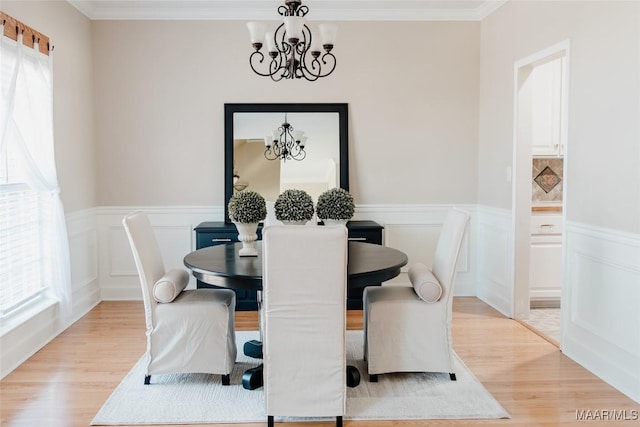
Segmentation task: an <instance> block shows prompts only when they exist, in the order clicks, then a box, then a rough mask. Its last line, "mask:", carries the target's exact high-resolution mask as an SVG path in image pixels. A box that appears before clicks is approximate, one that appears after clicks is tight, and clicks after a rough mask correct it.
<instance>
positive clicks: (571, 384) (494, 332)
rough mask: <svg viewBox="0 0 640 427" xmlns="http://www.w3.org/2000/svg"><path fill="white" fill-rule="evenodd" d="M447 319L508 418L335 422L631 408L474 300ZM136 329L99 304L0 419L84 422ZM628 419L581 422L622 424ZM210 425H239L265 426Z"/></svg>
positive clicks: (241, 324) (138, 323)
mask: <svg viewBox="0 0 640 427" xmlns="http://www.w3.org/2000/svg"><path fill="white" fill-rule="evenodd" d="M453 319H454V321H453V335H454V348H455V350H456V352H457V353H458V355H460V357H461V358H462V360H464V362H465V363H466V364H467V366H468V367H469V368H470V369H471V371H473V373H474V374H475V375H476V377H477V378H478V379H479V380H480V381H481V382H482V384H484V386H485V387H486V388H487V389H488V390H489V391H490V392H491V394H493V396H494V397H495V398H496V399H497V400H498V401H499V402H500V403H501V404H502V406H503V407H504V408H505V409H506V410H507V411H508V412H509V413H510V414H511V417H512V418H511V419H505V420H461V421H455V420H430V421H419V420H414V421H376V422H373V421H359V422H356V421H345V425H346V426H352V427H364V426H376V427H391V426H407V427H408V426H426V425H447V426H468V425H483V426H569V425H581V424H584V423H585V422H584V421H578V420H576V410H592V411H595V410H603V409H606V410H626V411H627V413H631V411H634V410H635V411H637V410H638V409H639V406H640V405H638V404H636V403H635V402H633V401H632V400H631V399H629V398H627V397H625V396H624V395H623V394H621V393H620V392H618V391H616V390H615V389H614V388H612V387H611V386H609V385H607V384H606V383H604V382H603V381H601V380H599V379H598V378H597V377H595V376H594V375H593V374H591V373H589V372H588V371H586V370H585V369H584V368H582V367H581V366H580V365H578V364H577V363H575V362H573V361H571V360H570V359H568V358H567V357H565V356H564V355H563V354H562V353H561V352H560V351H559V350H558V348H556V347H555V346H553V345H552V344H550V343H548V342H547V341H545V340H544V339H542V338H540V337H539V336H537V335H536V334H534V333H533V332H531V331H530V330H528V329H527V328H526V327H524V326H523V325H521V324H520V323H518V322H516V321H513V320H511V319H507V318H505V317H503V316H502V315H501V314H500V313H498V312H497V311H495V310H493V309H492V308H490V307H489V306H487V305H486V304H484V303H483V302H481V301H480V300H478V299H476V298H472V297H462V298H455V302H454V315H453ZM348 325H349V329H361V328H362V312H361V311H350V312H349V315H348ZM236 327H237V329H238V330H254V329H257V317H256V314H255V312H238V314H237V323H236ZM144 329H145V328H144V317H143V308H142V303H141V302H103V303H101V304H99V305H98V306H97V307H96V308H94V309H93V310H92V311H91V312H90V313H89V314H87V315H86V316H84V317H83V318H82V319H80V320H79V321H78V322H76V323H75V324H74V325H73V326H72V327H71V328H69V329H68V330H66V331H65V332H64V333H63V334H61V335H60V336H58V337H57V338H56V339H55V340H53V341H52V342H51V343H50V344H48V345H47V346H46V347H45V348H43V349H42V350H40V351H39V352H38V353H37V354H35V355H34V356H33V357H31V358H30V359H29V360H28V361H27V362H25V363H24V364H23V365H22V366H20V367H19V368H18V369H17V370H15V371H14V372H12V373H11V374H9V375H8V376H7V377H6V378H4V379H3V380H2V381H1V382H0V405H1V409H0V411H1V418H0V425H2V426H6V427H9V426H11V427H18V426H19V427H35V426H43V427H58V426H60V427H75V426H88V425H89V423H90V422H91V420H92V419H93V417H94V416H95V414H96V413H97V411H98V410H99V409H100V407H101V406H102V404H103V403H104V401H105V400H106V399H107V398H108V397H109V395H110V394H111V392H112V391H113V389H114V388H115V387H116V386H117V385H118V384H119V383H120V381H121V380H122V378H124V376H125V374H126V373H127V372H128V371H129V370H130V369H131V367H132V366H133V365H134V363H135V362H136V361H137V360H138V359H139V358H140V356H141V355H142V353H143V352H144V350H145V338H144ZM637 422H638V421H606V422H603V421H594V422H588V423H587V424H589V425H606V426H613V425H625V426H629V427H630V426H631V425H637V424H636V423H637ZM214 425H215V426H218V427H223V426H228V427H231V426H235V427H246V426H261V425H266V422H265V423H264V424H225V425H222V424H214ZM282 425H286V426H287V427H311V426H314V425H324V426H329V425H334V424H332V423H295V424H294V423H287V424H282ZM199 426H202V424H200V425H199ZM193 427H197V426H193Z"/></svg>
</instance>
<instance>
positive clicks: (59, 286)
mask: <svg viewBox="0 0 640 427" xmlns="http://www.w3.org/2000/svg"><path fill="white" fill-rule="evenodd" d="M0 15H1V16H0V22H6V25H4V26H3V28H2V37H1V39H2V40H1V42H2V43H1V45H0V49H1V50H0V55H1V57H2V61H0V66H1V68H0V90H1V95H2V100H1V102H2V104H1V105H0V137H1V138H2V139H1V140H0V318H3V319H4V318H8V317H10V316H12V315H13V314H17V313H23V310H21V308H23V307H25V306H27V305H28V304H29V303H30V302H32V301H36V300H37V299H38V298H41V297H44V296H46V297H50V298H53V299H55V300H56V301H58V302H59V303H60V304H61V305H60V308H61V311H60V313H61V314H62V315H63V317H66V316H68V314H69V311H70V304H69V302H70V296H71V292H70V288H71V283H70V282H71V280H70V276H71V274H70V266H69V249H68V237H67V231H66V223H65V218H64V210H63V208H62V203H61V201H60V197H59V188H58V181H57V177H56V169H55V161H54V152H53V108H52V85H51V77H52V73H51V69H52V67H51V57H50V56H49V55H47V54H46V53H48V52H47V49H44V52H43V51H42V49H41V46H40V43H38V40H42V39H45V42H44V44H45V46H47V45H48V43H47V42H48V39H47V38H46V37H45V36H43V35H42V34H40V33H38V32H36V31H34V30H32V29H30V28H29V27H26V26H25V25H24V24H22V23H20V22H18V21H16V20H14V19H13V18H11V17H9V16H8V15H6V14H4V13H2V12H0ZM23 41H26V42H29V41H30V42H31V44H32V46H26V45H25V43H23Z"/></svg>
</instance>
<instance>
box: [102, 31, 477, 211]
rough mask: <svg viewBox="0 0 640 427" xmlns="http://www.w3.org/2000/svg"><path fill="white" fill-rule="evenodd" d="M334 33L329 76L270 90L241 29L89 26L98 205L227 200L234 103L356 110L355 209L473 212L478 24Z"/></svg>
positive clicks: (352, 126)
mask: <svg viewBox="0 0 640 427" xmlns="http://www.w3.org/2000/svg"><path fill="white" fill-rule="evenodd" d="M339 26H340V34H339V40H338V44H337V47H336V49H335V54H336V56H337V60H338V66H337V69H336V71H335V72H334V74H333V75H332V76H330V77H327V78H326V79H324V80H320V81H317V82H314V83H309V82H306V81H282V82H279V83H275V82H272V81H271V80H270V79H266V78H261V77H259V76H257V75H255V74H253V72H252V71H251V70H250V68H249V64H248V56H249V54H250V52H251V47H250V44H249V42H248V35H247V34H248V33H247V30H246V27H245V24H244V22H240V21H233V22H220V21H206V22H205V21H201V22H199V21H188V22H185V21H182V22H181V21H161V22H160V21H138V22H134V21H94V22H93V48H94V50H95V51H96V52H100V54H99V55H96V56H95V58H94V61H95V63H94V65H95V89H96V92H95V95H96V104H95V105H96V117H97V120H96V135H97V140H98V158H99V162H98V175H97V176H98V186H99V191H98V194H99V201H98V203H99V205H106V206H117V205H218V206H220V205H222V204H223V203H224V201H223V199H224V191H223V174H224V162H223V155H224V148H223V147H224V144H223V135H224V128H223V104H224V103H225V102H347V103H349V114H350V121H349V125H350V138H351V140H350V150H349V155H350V160H349V161H350V184H351V190H352V192H353V194H354V197H355V198H356V203H358V204H378V203H474V202H475V200H476V177H477V167H476V165H477V134H478V128H477V123H478V69H479V23H476V22H457V23H456V22H450V23H442V22H417V23H416V22H402V23H388V22H376V23H365V22H340V23H339Z"/></svg>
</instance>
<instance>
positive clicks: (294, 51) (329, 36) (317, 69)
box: [247, 0, 338, 81]
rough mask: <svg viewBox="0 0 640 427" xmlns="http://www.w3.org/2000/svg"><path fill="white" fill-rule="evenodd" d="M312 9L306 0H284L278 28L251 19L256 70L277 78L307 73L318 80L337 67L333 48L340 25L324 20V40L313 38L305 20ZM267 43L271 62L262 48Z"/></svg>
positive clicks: (253, 60)
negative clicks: (303, 1)
mask: <svg viewBox="0 0 640 427" xmlns="http://www.w3.org/2000/svg"><path fill="white" fill-rule="evenodd" d="M308 12H309V8H308V7H307V6H304V5H302V0H284V5H283V6H279V7H278V13H279V14H280V16H282V21H283V22H282V23H281V24H280V25H279V26H278V28H277V29H276V31H275V32H270V31H267V26H266V25H265V23H263V22H248V23H247V27H248V28H249V32H250V33H251V44H252V45H253V48H254V49H255V51H254V52H253V53H252V54H251V56H250V57H249V64H250V65H251V69H252V70H253V71H254V72H255V73H256V74H258V75H261V76H264V77H271V79H272V80H274V81H280V80H282V79H293V78H296V79H300V78H303V77H304V78H305V79H307V80H309V81H315V80H318V78H320V77H326V76H328V75H329V74H331V73H332V72H333V70H335V68H336V57H335V56H334V55H333V54H332V53H331V50H332V49H333V44H334V42H335V37H336V33H337V30H338V28H337V26H336V25H334V24H320V25H318V30H319V31H320V35H321V38H322V40H321V41H320V40H318V39H317V37H316V38H313V37H312V35H311V30H309V27H307V25H306V24H305V21H306V19H305V15H306V14H307V13H308ZM263 43H266V50H267V54H268V55H269V57H270V58H271V61H269V62H267V63H264V62H265V56H264V54H263V53H262V52H261V49H262V46H263ZM323 51H324V53H323ZM263 63H264V64H263ZM258 68H262V71H260V70H258Z"/></svg>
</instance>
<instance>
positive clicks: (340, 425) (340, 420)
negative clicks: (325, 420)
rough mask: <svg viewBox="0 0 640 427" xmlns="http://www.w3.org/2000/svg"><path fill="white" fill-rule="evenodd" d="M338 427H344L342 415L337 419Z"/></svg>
mask: <svg viewBox="0 0 640 427" xmlns="http://www.w3.org/2000/svg"><path fill="white" fill-rule="evenodd" d="M336 427H342V415H339V416H337V417H336Z"/></svg>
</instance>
